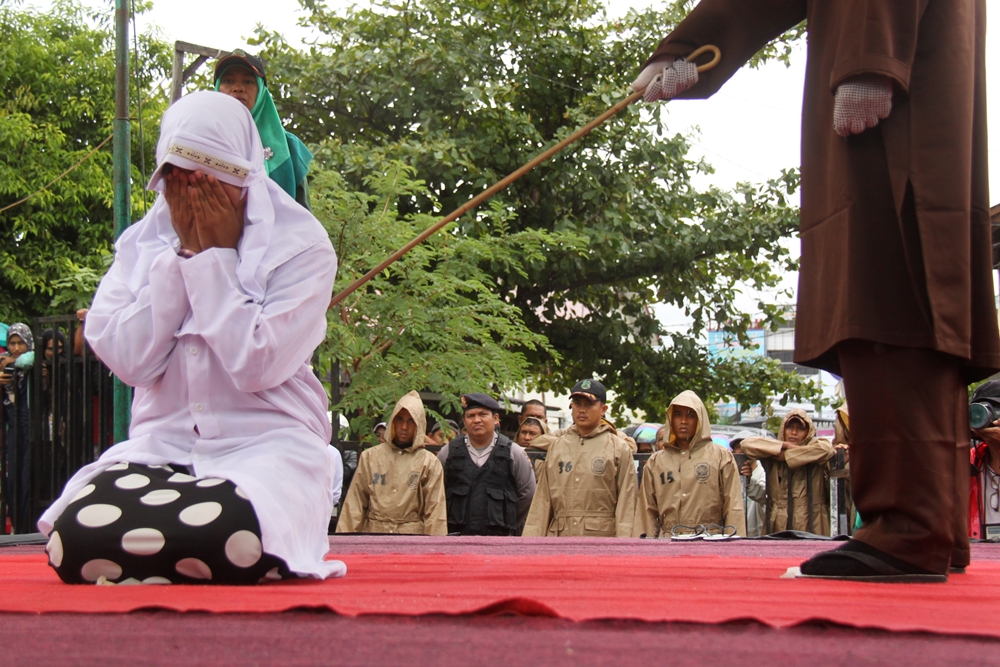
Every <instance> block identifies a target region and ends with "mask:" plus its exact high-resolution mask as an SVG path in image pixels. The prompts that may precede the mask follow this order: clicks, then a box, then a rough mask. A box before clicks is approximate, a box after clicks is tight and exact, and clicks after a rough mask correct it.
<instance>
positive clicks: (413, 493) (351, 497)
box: [337, 391, 448, 535]
mask: <svg viewBox="0 0 1000 667" xmlns="http://www.w3.org/2000/svg"><path fill="white" fill-rule="evenodd" d="M426 429H427V413H426V412H425V411H424V404H423V401H421V400H420V394H418V393H417V392H415V391H411V392H409V393H408V394H406V395H405V396H403V397H402V398H401V399H399V402H397V403H396V407H395V408H394V409H393V411H392V415H391V416H390V417H389V427H388V430H387V431H386V441H385V442H383V443H380V444H379V445H377V446H375V447H372V448H370V449H366V450H365V451H363V452H361V460H360V461H359V463H358V471H357V473H356V474H355V475H354V481H353V482H352V483H351V488H350V490H348V492H347V499H346V500H345V501H344V511H343V512H342V513H341V515H340V517H339V518H338V519H337V532H338V533H398V534H401V535H447V534H448V515H447V514H446V512H445V498H444V470H443V469H442V468H441V462H440V461H438V459H437V457H436V456H435V455H434V454H432V453H430V452H429V451H427V449H425V445H426V444H427V442H428V440H427V436H426V434H425V430H426Z"/></svg>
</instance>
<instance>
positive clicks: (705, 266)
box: [258, 0, 815, 414]
mask: <svg viewBox="0 0 1000 667" xmlns="http://www.w3.org/2000/svg"><path fill="white" fill-rule="evenodd" d="M302 4H303V6H304V7H305V8H307V9H308V10H309V11H310V12H311V15H310V16H309V17H308V19H307V22H308V23H309V25H311V26H312V27H314V28H315V29H316V30H317V31H318V33H320V35H321V36H320V37H319V38H318V39H317V41H316V42H315V43H314V45H312V46H311V47H310V48H309V49H307V50H296V49H293V48H291V47H289V46H288V45H287V44H286V43H285V42H283V40H282V39H281V37H280V36H279V35H276V34H272V33H267V32H263V31H262V32H261V33H259V35H258V40H259V43H260V44H261V45H262V46H263V47H264V54H265V56H266V57H267V58H268V60H269V67H270V72H271V74H270V78H271V80H273V81H275V82H276V83H277V84H278V86H280V93H279V94H278V95H276V97H277V99H278V104H279V108H280V110H281V111H282V114H283V115H284V116H285V117H286V118H287V120H288V121H289V122H290V124H291V126H292V129H293V130H294V131H295V132H296V133H297V134H299V135H300V136H301V137H302V138H303V139H305V140H306V141H307V142H310V143H312V144H316V145H320V146H321V147H322V150H321V151H320V153H319V155H318V159H317V162H316V163H315V167H314V168H316V169H318V170H319V171H320V172H322V173H323V174H328V173H330V172H335V173H337V174H338V175H339V177H340V178H342V179H343V183H344V184H345V187H347V189H348V190H350V191H352V192H354V193H356V194H357V196H359V197H363V196H364V195H363V193H369V194H371V195H375V190H377V189H378V187H383V186H384V184H383V186H378V187H376V184H377V183H378V182H380V181H379V179H377V178H376V179H375V180H373V179H372V175H376V174H385V173H386V172H387V165H390V164H405V165H408V166H409V167H410V168H411V169H412V170H413V174H414V177H415V178H416V179H419V180H420V181H422V182H423V183H424V184H425V185H424V186H423V188H422V189H420V190H408V191H406V192H401V193H399V196H398V197H397V198H396V200H395V201H394V202H392V203H391V204H390V205H389V206H390V208H392V209H393V210H394V211H395V212H396V213H397V214H398V215H399V216H400V219H406V220H412V221H416V220H424V221H425V222H430V221H431V220H432V219H433V218H432V217H428V216H434V215H437V214H440V213H442V212H447V211H450V210H452V209H454V208H456V207H458V206H459V205H461V204H463V203H464V202H466V201H467V200H468V199H469V198H471V197H472V196H473V195H475V194H476V193H478V192H480V191H482V189H483V188H485V187H486V186H488V185H490V184H492V183H493V182H495V181H497V180H499V179H500V178H502V177H503V176H504V175H506V174H508V173H510V172H512V171H514V170H515V169H516V168H517V167H519V166H520V165H521V164H523V163H524V162H526V161H528V160H529V159H530V158H531V157H533V156H534V155H535V154H537V153H538V152H540V150H541V149H542V148H543V147H545V146H547V145H549V144H550V143H552V142H553V141H555V140H558V139H560V138H562V137H564V136H566V135H567V134H568V133H570V132H571V131H573V130H574V129H575V128H576V127H578V126H580V125H582V124H583V123H585V122H586V121H587V120H589V119H590V118H592V117H594V116H596V115H598V114H599V113H600V112H602V111H604V110H605V109H606V108H608V107H609V106H610V105H611V104H613V103H614V102H616V101H617V100H618V99H621V97H622V96H623V95H624V94H625V93H626V92H627V91H626V85H625V84H626V82H628V81H630V80H631V79H632V77H633V76H634V74H635V73H636V71H637V67H638V65H639V64H640V63H641V62H642V61H643V60H644V59H645V57H646V56H647V55H648V54H649V53H650V52H651V51H652V49H653V47H654V45H655V42H656V40H657V39H658V38H659V37H660V36H662V35H664V34H666V33H667V32H668V30H669V28H670V27H671V26H672V25H673V24H675V23H676V22H677V21H678V20H679V19H680V18H681V17H682V16H683V14H684V13H685V12H686V11H687V9H688V8H689V6H690V4H691V3H690V2H676V3H674V4H673V5H671V6H670V7H669V8H668V10H667V11H666V12H663V11H652V10H651V11H646V12H635V11H631V12H629V13H628V14H627V15H626V16H625V17H623V18H620V19H616V20H613V21H611V20H608V19H607V18H606V16H605V14H604V10H603V7H602V5H601V4H600V3H599V2H596V1H595V0H575V1H574V2H568V3H567V2H552V1H550V0H491V1H490V2H482V1H481V0H457V1H453V0H409V1H407V2H395V1H393V0H387V1H382V2H376V3H373V4H372V5H370V6H368V7H366V8H359V7H352V8H349V9H347V10H343V11H338V12H334V11H330V10H329V9H328V8H327V7H326V6H325V5H323V4H322V3H320V2H317V1H314V0H302ZM795 36H796V34H795V33H791V34H789V35H787V36H786V37H785V38H784V39H783V40H779V42H777V43H775V44H772V45H771V46H769V47H768V49H766V50H765V51H764V52H762V54H761V55H760V56H758V60H762V59H766V58H769V57H779V58H780V57H787V48H788V43H789V42H790V41H791V40H794V38H795ZM661 110H662V107H660V106H658V105H653V106H634V107H632V108H630V109H628V110H626V111H624V112H622V113H621V114H619V116H618V117H616V118H615V119H614V120H612V121H610V122H608V123H606V124H605V125H604V126H602V127H601V128H599V129H598V130H595V131H594V132H593V133H591V134H590V135H589V136H588V137H587V138H586V139H584V140H582V141H580V142H578V143H577V144H575V145H574V146H573V147H571V148H569V149H567V150H566V151H564V152H563V153H561V154H560V155H558V156H556V157H555V158H554V159H552V160H551V161H550V162H548V163H547V164H545V165H543V166H541V167H539V168H537V169H536V170H534V171H533V172H532V173H530V174H528V175H527V176H525V177H523V178H522V179H520V180H519V181H517V182H516V183H515V184H514V185H512V186H511V187H510V188H508V189H507V190H506V191H505V192H503V193H501V194H499V195H497V196H496V197H495V198H494V199H493V200H492V204H491V206H490V208H489V209H487V210H485V211H479V212H477V213H474V214H468V215H466V216H463V217H462V218H460V219H459V220H458V222H457V224H456V225H455V226H454V227H452V232H451V233H450V234H448V233H446V234H444V235H442V236H440V237H438V238H437V239H436V240H432V241H431V242H429V243H432V244H433V243H439V244H442V246H443V247H448V248H454V249H455V251H456V252H458V253H460V254H462V253H469V254H468V256H467V257H464V258H463V259H464V260H465V261H469V260H471V259H474V260H475V262H476V263H477V266H478V270H479V271H480V272H481V274H480V275H481V276H488V277H492V281H490V280H486V279H482V282H483V284H484V285H487V284H488V286H489V289H490V291H491V293H492V294H493V295H494V296H495V297H496V298H497V299H499V301H500V302H502V303H504V304H507V305H509V306H512V307H516V311H515V312H519V313H520V315H521V317H522V318H523V326H524V327H526V328H527V330H528V331H530V332H531V333H532V334H536V335H540V336H542V337H543V338H542V339H539V340H546V341H547V342H548V345H541V344H536V345H534V346H528V345H526V346H524V347H523V348H522V349H521V350H520V351H521V352H522V353H523V354H524V355H525V359H526V360H527V363H528V364H529V366H528V368H529V369H530V375H529V378H530V382H531V384H533V385H534V386H537V387H539V388H542V389H546V390H565V389H567V388H568V387H569V386H570V385H571V384H572V383H573V382H574V381H576V380H577V379H579V378H581V377H591V376H592V375H596V376H598V377H601V378H603V379H605V381H606V382H607V383H608V385H609V386H610V387H611V388H612V389H613V390H614V391H615V392H616V393H617V395H618V396H619V398H620V399H622V400H623V401H624V403H625V404H627V405H628V406H629V407H632V408H642V409H644V410H646V411H647V412H649V413H650V414H662V410H663V408H664V407H665V405H666V403H667V402H669V400H670V398H671V397H672V396H673V395H675V394H676V393H678V392H679V391H681V390H683V389H688V388H692V389H696V390H697V391H699V392H700V393H702V395H703V396H705V397H706V398H708V399H710V400H712V399H715V398H718V397H723V396H730V397H735V398H736V399H737V400H738V401H739V402H740V403H742V404H744V405H745V406H749V405H751V404H754V403H765V404H766V403H767V401H768V400H769V399H768V397H769V396H771V395H774V394H777V395H781V396H782V398H783V400H784V399H789V398H791V399H795V400H800V399H803V398H806V397H810V396H812V395H813V394H814V392H815V388H813V387H812V385H811V384H809V383H804V382H803V381H802V380H801V378H798V377H794V376H791V375H789V374H786V373H782V372H780V371H778V370H777V369H776V367H775V365H774V364H773V363H770V362H767V361H759V362H757V363H754V364H747V363H742V362H741V363H739V364H735V362H732V361H725V360H712V359H710V358H709V357H708V356H707V353H706V352H705V350H704V347H703V346H702V345H700V344H699V339H700V336H701V335H702V333H703V331H704V330H705V328H706V327H709V326H720V325H721V326H724V327H726V328H728V329H729V330H731V331H734V332H736V333H737V334H740V335H743V333H744V332H745V331H746V329H747V328H748V327H749V325H750V322H751V318H750V316H749V315H748V314H747V313H744V312H740V311H739V310H738V309H737V308H736V307H735V306H734V299H735V296H736V294H737V291H738V290H741V289H745V288H746V287H748V286H749V287H752V288H772V287H774V286H775V285H776V284H777V282H778V277H779V275H780V274H781V273H783V272H784V271H786V270H788V269H793V268H794V262H793V261H791V259H790V257H789V255H788V253H787V251H786V250H785V249H784V248H783V247H782V245H781V243H780V241H781V240H782V239H783V238H786V237H787V236H789V235H790V234H792V233H793V231H794V230H795V229H796V225H797V211H796V209H795V208H794V206H793V205H792V204H791V203H790V201H789V199H790V196H791V195H793V194H794V192H795V191H796V188H797V187H798V177H797V173H796V172H794V171H788V172H785V173H782V174H777V175H775V178H774V179H773V180H770V181H768V182H766V183H762V184H744V185H740V186H739V187H738V188H737V189H736V190H735V191H733V192H723V191H721V190H718V189H715V188H709V189H707V190H699V189H697V188H695V187H694V186H693V185H692V182H691V179H692V175H693V174H695V173H697V172H699V171H706V170H710V166H709V165H707V164H703V163H698V162H695V161H693V160H692V159H691V158H689V157H688V148H689V146H688V142H687V140H686V138H685V137H684V136H682V135H680V134H678V133H674V132H670V131H669V128H667V127H666V123H665V118H664V117H662V116H661ZM322 182H323V181H321V180H318V181H317V185H319V186H320V187H318V188H315V189H316V190H317V191H320V192H321V191H322V190H323V186H322ZM382 194H385V193H384V191H383V193H382ZM376 199H379V200H380V197H376ZM368 205H369V208H370V209H372V210H374V209H375V208H378V206H376V204H375V201H374V200H373V201H369V202H368ZM335 226H336V225H335ZM416 229H417V227H414V230H416ZM522 234H535V235H536V236H534V237H533V240H532V242H533V243H534V244H535V245H533V246H532V252H530V253H525V254H523V255H522V256H520V257H513V256H512V255H510V254H509V253H505V252H500V251H499V248H503V247H505V246H503V243H504V242H505V240H507V239H515V238H518V236H519V235H522ZM402 241H404V238H403V237H400V238H398V239H397V242H398V244H397V247H398V245H402ZM463 243H465V244H485V245H484V246H482V247H484V248H486V249H488V250H489V251H488V252H480V253H476V251H475V250H474V249H472V248H471V247H470V248H463V247H462V244H463ZM498 244H499V245H498ZM511 247H513V246H506V247H505V248H506V249H509V248H511ZM392 249H394V246H393V244H392V243H389V244H386V245H385V247H384V248H382V249H381V250H383V251H384V254H383V253H381V252H379V253H373V252H370V251H372V250H374V249H373V248H370V247H369V248H366V252H364V253H352V252H351V251H347V252H345V253H344V254H342V255H341V260H342V267H343V269H344V270H346V271H348V272H351V273H352V274H354V273H360V272H362V271H364V270H367V269H368V268H370V267H371V266H373V265H375V264H376V263H377V261H378V260H379V259H381V258H382V257H384V256H385V254H388V251H390V250H392ZM428 252H431V251H430V250H427V249H425V250H423V251H421V254H420V255H419V259H415V260H414V261H416V262H418V263H420V265H421V266H422V267H423V270H424V272H423V273H421V274H420V275H419V277H416V276H414V274H404V273H401V274H399V276H398V279H399V281H400V282H401V283H402V282H405V281H407V280H418V281H426V282H427V284H428V285H430V284H433V282H434V281H435V280H437V279H438V277H440V276H443V275H445V274H443V273H439V272H440V271H443V270H444V269H442V268H441V267H442V264H441V260H440V258H437V259H435V258H431V257H427V256H426V253H428ZM454 257H456V256H453V257H452V259H454ZM515 260H516V261H515ZM376 293H379V294H381V292H378V290H373V291H370V292H368V296H374V295H375V294H376ZM657 302H661V303H667V304H675V305H678V306H681V307H683V308H684V309H685V311H686V312H687V313H688V314H689V315H690V316H691V317H692V318H693V320H694V326H693V327H692V329H691V330H690V331H686V332H682V333H679V332H666V331H664V330H663V328H662V327H661V325H660V323H659V322H658V321H657V320H656V318H655V317H654V316H653V315H652V312H651V309H650V306H651V304H653V303H657ZM759 310H760V311H761V312H762V313H764V317H765V321H766V324H768V325H774V324H776V322H777V318H778V317H779V314H780V313H779V309H778V307H777V306H776V305H775V304H768V303H761V304H759ZM402 312H403V311H399V312H398V313H397V314H398V315H399V316H400V317H402ZM420 316H421V317H428V319H429V318H430V317H431V315H430V313H424V314H421V315H420ZM403 319H404V320H406V318H403ZM407 321H408V322H411V321H412V320H407ZM512 322H514V323H515V324H517V325H520V324H521V323H520V321H517V320H512ZM483 324H486V322H485V321H484V322H483ZM399 326H401V327H402V323H401V324H400V325H399ZM490 326H493V325H492V324H491V325H490ZM497 335H498V336H500V337H501V338H504V337H506V335H507V334H506V333H498V334H497ZM379 340H383V339H381V338H380V339H379ZM401 340H402V337H399V338H397V339H395V342H393V343H392V344H391V345H388V346H387V347H385V350H384V352H382V354H381V358H380V359H378V360H377V361H376V360H375V359H376V357H378V356H379V355H377V354H374V355H372V357H371V359H372V366H373V368H374V367H377V366H378V364H382V363H385V359H386V358H388V357H392V356H393V355H398V356H400V358H402V356H403V355H402V354H401V353H400V352H398V351H397V350H394V348H395V347H396V346H397V345H399V344H400V341H401ZM508 340H511V341H513V340H514V339H513V338H509V339H508ZM386 343H388V340H387V339H386V340H385V342H384V343H383V345H385V344H386ZM425 352H426V351H425V350H424V349H423V348H421V347H419V346H418V347H414V348H410V349H408V350H407V352H406V356H407V358H408V359H409V360H410V363H417V360H418V359H419V360H426V361H427V363H428V364H431V365H433V364H447V363H448V360H449V356H448V354H446V353H442V354H440V355H436V354H430V353H426V354H425ZM347 356H349V357H355V358H357V354H356V353H354V352H351V353H348V354H347ZM481 376H482V377H480V376H473V377H470V378H469V379H468V380H467V382H468V383H469V386H470V387H471V386H472V385H473V384H474V385H475V386H477V387H479V386H482V383H483V382H484V381H489V382H494V383H496V385H497V386H498V387H499V388H501V389H510V388H511V385H512V384H513V383H516V382H519V381H521V380H522V378H521V377H519V376H518V373H511V374H509V375H507V376H498V375H496V374H492V373H491V372H489V371H487V372H484V373H482V374H481ZM421 381H426V383H427V384H426V387H429V388H432V389H437V387H436V386H435V381H436V378H435V377H434V376H433V375H427V376H425V377H424V378H422V379H421ZM413 387H421V385H420V384H419V383H411V384H409V385H407V388H413ZM421 388H423V387H421ZM400 389H402V387H400ZM456 391H457V389H456Z"/></svg>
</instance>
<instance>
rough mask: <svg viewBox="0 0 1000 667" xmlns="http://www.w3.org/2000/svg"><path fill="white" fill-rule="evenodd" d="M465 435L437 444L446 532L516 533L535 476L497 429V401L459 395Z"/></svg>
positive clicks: (517, 448)
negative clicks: (441, 466)
mask: <svg viewBox="0 0 1000 667" xmlns="http://www.w3.org/2000/svg"><path fill="white" fill-rule="evenodd" d="M462 410H463V416H462V420H463V422H464V425H465V431H466V435H460V436H458V437H456V438H455V439H453V440H452V441H451V442H449V443H448V445H447V446H446V447H442V448H441V451H440V452H439V453H438V458H439V459H440V461H441V464H442V465H443V466H444V489H445V496H446V498H447V505H448V532H449V533H461V534H462V535H516V534H517V533H518V530H519V528H520V526H521V524H522V523H523V522H524V517H525V515H527V513H528V508H529V507H530V506H531V497H532V496H533V495H534V493H535V475H534V473H533V472H532V469H531V462H530V461H529V460H528V455H527V454H525V453H524V449H522V448H521V447H520V446H519V445H516V444H514V443H513V442H511V441H510V438H508V437H507V436H505V435H503V434H502V433H500V432H499V431H498V430H497V427H498V426H499V424H500V404H499V403H497V402H496V401H495V400H494V399H493V398H491V397H490V396H487V395H486V394H478V393H477V394H465V395H463V396H462Z"/></svg>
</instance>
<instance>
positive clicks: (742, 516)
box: [633, 391, 747, 537]
mask: <svg viewBox="0 0 1000 667" xmlns="http://www.w3.org/2000/svg"><path fill="white" fill-rule="evenodd" d="M675 405H680V406H684V407H688V408H691V409H692V410H694V411H695V412H696V413H698V427H697V431H696V434H695V436H694V437H693V438H692V439H691V444H690V446H689V447H688V448H687V449H680V448H679V447H677V444H676V438H675V436H674V435H673V434H672V433H671V432H670V419H671V417H672V416H673V410H674V406H675ZM659 435H660V437H659V438H658V439H657V447H659V449H660V451H658V452H656V453H654V454H653V455H652V456H650V457H649V460H648V461H647V462H646V466H645V467H644V468H643V471H642V485H641V486H640V488H639V502H638V503H637V504H636V510H635V514H636V518H635V524H634V527H633V533H634V536H636V537H638V536H639V535H641V534H643V533H644V534H645V535H646V536H647V537H659V536H661V535H662V536H666V537H669V536H670V529H671V528H673V527H674V526H676V525H685V526H698V525H708V524H718V525H720V526H734V527H735V528H736V534H737V535H740V536H743V537H746V534H747V529H746V513H745V511H744V508H743V485H742V484H741V483H740V471H739V470H737V469H736V461H735V459H734V458H733V454H732V452H730V451H729V450H728V449H725V448H723V447H719V446H718V445H717V444H715V442H713V441H712V426H711V424H710V423H709V419H708V411H707V410H705V404H704V403H703V402H702V400H701V399H700V398H699V397H698V395H697V394H695V393H694V392H693V391H684V392H681V394H680V395H678V396H677V398H675V399H674V400H673V401H672V402H671V403H670V407H668V408H667V423H666V425H665V426H664V427H663V428H662V429H661V430H660V434H659Z"/></svg>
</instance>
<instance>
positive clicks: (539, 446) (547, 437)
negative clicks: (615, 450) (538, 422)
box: [514, 420, 639, 482]
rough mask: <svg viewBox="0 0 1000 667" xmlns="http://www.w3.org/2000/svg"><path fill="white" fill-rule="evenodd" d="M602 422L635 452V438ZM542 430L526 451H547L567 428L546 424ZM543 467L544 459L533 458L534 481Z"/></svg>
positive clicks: (637, 449)
mask: <svg viewBox="0 0 1000 667" xmlns="http://www.w3.org/2000/svg"><path fill="white" fill-rule="evenodd" d="M602 424H606V425H607V426H608V427H610V428H611V430H612V431H614V433H615V435H617V436H618V437H619V438H621V439H622V440H624V441H625V444H626V445H628V448H629V449H630V450H631V451H632V453H633V454H635V453H636V452H638V451H639V445H637V444H636V442H635V440H634V439H633V438H631V437H629V436H627V435H625V434H624V433H622V432H621V431H619V430H618V429H616V428H615V427H614V425H613V424H612V423H611V422H609V421H607V420H602ZM518 430H520V429H518ZM543 430H544V432H543V433H542V435H541V436H539V437H537V438H535V439H534V440H532V441H531V447H530V448H528V450H527V451H529V452H531V451H536V450H537V451H540V452H547V451H549V447H550V446H551V445H552V443H553V442H555V441H556V440H558V439H559V436H561V435H563V434H564V433H566V432H567V431H568V430H569V429H565V428H558V429H556V430H555V431H552V430H549V427H548V426H545V428H544V429H543ZM514 439H515V441H516V440H517V436H516V435H515V436H514ZM543 467H545V460H544V459H537V460H535V462H534V468H535V481H536V482H537V481H538V476H539V475H540V474H541V473H542V468H543Z"/></svg>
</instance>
